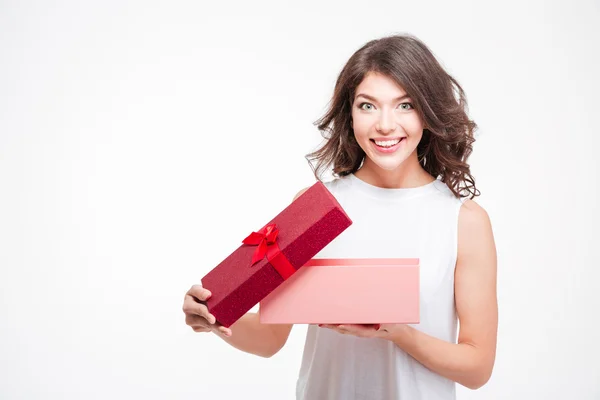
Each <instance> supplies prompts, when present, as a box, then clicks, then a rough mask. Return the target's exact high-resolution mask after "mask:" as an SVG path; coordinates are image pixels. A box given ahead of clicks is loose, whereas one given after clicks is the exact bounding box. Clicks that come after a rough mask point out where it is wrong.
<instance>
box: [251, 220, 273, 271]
mask: <svg viewBox="0 0 600 400" xmlns="http://www.w3.org/2000/svg"><path fill="white" fill-rule="evenodd" d="M278 233H279V229H278V228H277V226H276V225H275V224H268V225H267V226H265V227H264V228H262V229H261V230H260V231H258V232H252V233H251V234H250V235H248V237H247V238H246V239H244V240H243V241H242V243H244V244H249V245H251V246H258V247H257V248H256V251H255V252H254V255H253V256H252V262H251V263H250V265H251V266H252V265H254V264H256V263H257V262H258V261H260V260H262V259H263V258H264V257H265V255H266V254H267V245H270V244H275V241H276V240H277V234H278Z"/></svg>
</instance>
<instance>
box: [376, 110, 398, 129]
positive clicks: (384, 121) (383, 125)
mask: <svg viewBox="0 0 600 400" xmlns="http://www.w3.org/2000/svg"><path fill="white" fill-rule="evenodd" d="M375 128H376V129H377V130H378V131H379V132H381V133H382V134H387V133H390V132H393V131H394V129H396V121H395V118H394V112H393V111H386V110H383V111H382V112H381V116H380V117H379V120H378V121H377V125H376V127H375Z"/></svg>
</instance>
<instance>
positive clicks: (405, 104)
mask: <svg viewBox="0 0 600 400" xmlns="http://www.w3.org/2000/svg"><path fill="white" fill-rule="evenodd" d="M403 106H409V108H406V107H403ZM400 108H402V109H403V110H412V109H414V107H413V105H412V103H401V104H400Z"/></svg>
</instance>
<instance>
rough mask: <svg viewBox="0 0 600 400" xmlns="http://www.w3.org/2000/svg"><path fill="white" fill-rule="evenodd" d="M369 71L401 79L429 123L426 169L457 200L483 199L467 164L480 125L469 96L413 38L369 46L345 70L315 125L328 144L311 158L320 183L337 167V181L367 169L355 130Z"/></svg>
mask: <svg viewBox="0 0 600 400" xmlns="http://www.w3.org/2000/svg"><path fill="white" fill-rule="evenodd" d="M369 72H375V73H379V74H383V75H385V76H388V77H389V78H391V79H393V80H394V81H396V82H397V83H398V85H400V86H401V87H402V88H403V89H404V90H405V91H406V93H408V95H409V96H410V98H411V99H412V101H413V106H414V108H415V110H416V111H417V112H418V113H419V114H420V115H421V118H422V119H423V121H424V123H425V124H424V126H425V129H423V137H422V139H421V141H420V142H419V144H418V145H417V156H418V159H419V163H420V164H421V166H422V167H423V168H424V169H425V170H426V171H427V172H428V173H429V174H431V175H432V176H434V177H435V178H439V179H441V180H442V182H444V183H446V184H447V185H448V187H449V188H450V190H452V192H453V193H454V195H455V196H456V197H459V198H460V197H469V196H470V198H471V199H472V198H474V197H476V196H479V195H480V192H479V190H478V189H477V188H476V187H475V179H474V178H473V176H472V175H471V171H470V167H469V164H468V163H467V159H468V158H469V156H470V154H471V152H472V151H473V142H475V138H474V136H473V133H474V131H475V130H476V129H477V125H476V124H475V122H474V121H472V120H470V119H469V117H468V115H467V110H468V108H467V100H466V96H465V93H464V91H463V89H462V87H461V86H460V85H459V84H458V82H457V81H456V79H454V78H453V77H452V76H451V75H449V74H448V73H447V72H446V71H445V70H444V68H443V67H442V66H441V65H440V63H439V62H438V61H437V60H436V58H435V56H434V55H433V53H432V52H431V50H430V49H429V48H428V47H427V46H426V45H425V44H424V43H423V42H421V41H420V40H419V39H417V38H416V37H415V36H413V35H409V34H397V35H392V36H387V37H383V38H380V39H376V40H371V41H369V42H367V43H366V44H365V45H363V47H361V48H360V49H358V50H357V51H356V52H355V53H354V54H353V55H352V56H351V57H350V59H349V60H348V62H347V63H346V65H345V66H344V68H343V69H342V71H341V72H340V74H339V76H338V78H337V81H336V85H335V89H334V93H333V97H332V99H331V100H330V102H329V105H330V106H329V109H328V110H327V112H326V113H325V115H324V116H323V117H321V118H320V119H319V120H317V121H316V122H314V125H316V126H317V127H318V129H319V131H320V132H321V134H322V136H323V138H324V139H325V141H324V144H323V145H322V146H321V147H320V148H319V149H317V150H316V151H314V152H312V153H309V154H307V155H306V159H307V160H308V162H309V164H310V166H311V168H312V169H313V172H314V174H315V177H316V178H317V179H318V180H321V175H322V172H323V171H324V170H326V169H328V168H329V167H330V166H332V165H333V175H334V177H341V176H345V175H349V174H351V173H354V172H356V171H357V170H358V169H359V168H360V166H361V165H362V162H363V160H364V157H365V152H364V151H363V150H362V149H361V147H360V146H359V145H358V143H357V142H356V138H355V137H354V132H353V130H352V125H351V121H352V104H353V99H354V95H355V91H356V88H357V86H358V85H359V84H360V83H361V82H362V80H363V79H364V78H365V76H366V75H367V74H368V73H369ZM314 160H316V161H317V162H316V166H314V165H313V163H312V161H314Z"/></svg>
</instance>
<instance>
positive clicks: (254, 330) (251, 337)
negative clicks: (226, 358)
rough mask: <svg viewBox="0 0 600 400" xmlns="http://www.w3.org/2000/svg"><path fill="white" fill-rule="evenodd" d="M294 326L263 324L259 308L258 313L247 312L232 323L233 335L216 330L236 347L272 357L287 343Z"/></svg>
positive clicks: (247, 351) (218, 334)
mask: <svg viewBox="0 0 600 400" xmlns="http://www.w3.org/2000/svg"><path fill="white" fill-rule="evenodd" d="M292 327H293V325H291V324H285V325H270V324H261V323H260V310H259V312H258V313H246V314H245V315H244V316H242V318H240V319H239V320H238V321H237V322H236V323H235V324H233V325H231V327H230V328H231V331H232V335H231V336H227V335H226V334H224V333H222V332H220V331H218V330H216V331H214V332H215V333H216V334H217V336H219V337H220V338H222V339H223V340H225V341H226V342H227V343H229V344H230V345H232V346H233V347H235V348H236V349H239V350H242V351H244V352H246V353H251V354H255V355H257V356H261V357H272V356H274V355H275V354H277V352H278V351H279V350H281V348H282V347H283V346H284V345H285V343H286V342H287V339H288V337H289V335H290V332H291V330H292Z"/></svg>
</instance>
